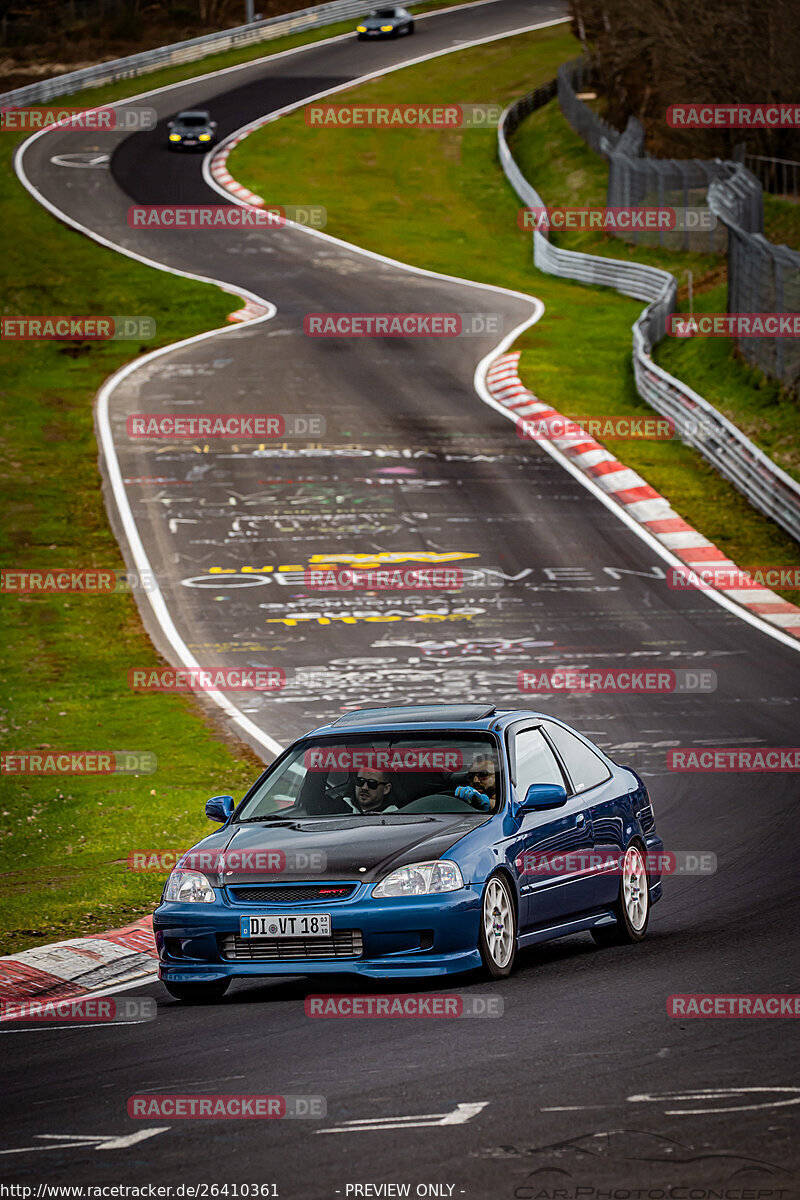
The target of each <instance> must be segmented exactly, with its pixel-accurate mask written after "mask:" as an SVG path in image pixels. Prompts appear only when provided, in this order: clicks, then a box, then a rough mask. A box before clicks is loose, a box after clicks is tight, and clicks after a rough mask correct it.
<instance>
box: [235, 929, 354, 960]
mask: <svg viewBox="0 0 800 1200" xmlns="http://www.w3.org/2000/svg"><path fill="white" fill-rule="evenodd" d="M218 941H219V952H220V954H221V955H222V957H223V958H227V959H230V960H232V961H234V962H267V961H271V962H275V961H277V962H289V961H292V960H296V959H304V958H360V957H361V955H362V954H363V953H364V939H363V938H362V936H361V930H360V929H337V930H334V932H333V935H332V936H331V937H327V938H286V939H283V938H242V937H239V936H238V935H237V934H234V933H226V934H222V936H221V937H220V938H219V939H218Z"/></svg>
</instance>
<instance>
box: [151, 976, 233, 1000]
mask: <svg viewBox="0 0 800 1200" xmlns="http://www.w3.org/2000/svg"><path fill="white" fill-rule="evenodd" d="M163 983H164V987H165V988H166V989H167V991H168V992H169V994H170V996H174V997H175V999H176V1000H183V1002H184V1003H185V1004H215V1003H216V1001H217V1000H221V999H222V997H223V996H224V995H225V993H226V992H227V990H228V988H229V987H230V986H231V981H230V979H215V980H214V982H213V983H168V982H167V980H166V979H165V980H163Z"/></svg>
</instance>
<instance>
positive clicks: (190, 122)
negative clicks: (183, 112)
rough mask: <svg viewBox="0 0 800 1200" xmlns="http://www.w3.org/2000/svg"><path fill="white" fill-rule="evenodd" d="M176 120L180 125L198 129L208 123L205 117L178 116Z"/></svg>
mask: <svg viewBox="0 0 800 1200" xmlns="http://www.w3.org/2000/svg"><path fill="white" fill-rule="evenodd" d="M178 122H179V124H181V125H185V126H186V127H187V129H196V128H197V129H199V128H201V127H202V126H203V125H207V124H208V120H207V118H206V117H178Z"/></svg>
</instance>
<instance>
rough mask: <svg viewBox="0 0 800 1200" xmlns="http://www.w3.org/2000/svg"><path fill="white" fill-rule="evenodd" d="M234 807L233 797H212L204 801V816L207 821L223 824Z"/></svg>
mask: <svg viewBox="0 0 800 1200" xmlns="http://www.w3.org/2000/svg"><path fill="white" fill-rule="evenodd" d="M235 807H236V806H235V804H234V802H233V796H212V797H211V799H210V800H206V816H207V817H208V819H209V821H221V822H222V823H223V824H224V823H225V821H227V820H228V819H229V818H230V815H231V813H232V812H233V810H234V808H235Z"/></svg>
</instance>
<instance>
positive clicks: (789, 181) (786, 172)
mask: <svg viewBox="0 0 800 1200" xmlns="http://www.w3.org/2000/svg"><path fill="white" fill-rule="evenodd" d="M744 165H745V166H746V167H747V168H748V170H750V171H752V172H753V174H754V175H755V177H756V179H758V181H759V182H760V184H761V186H762V187H763V189H764V191H765V192H771V193H772V195H774V196H782V197H783V198H784V199H786V200H793V201H794V203H795V204H797V202H798V200H800V162H795V161H794V160H793V159H790V158H768V157H767V156H766V155H763V154H746V155H745V159H744Z"/></svg>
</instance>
